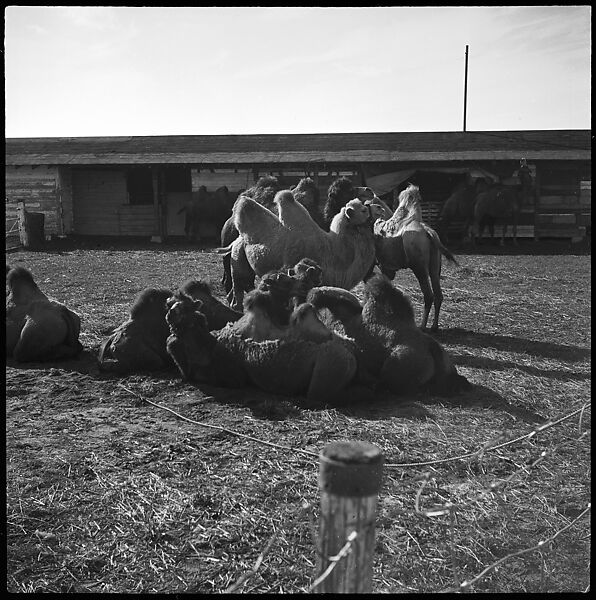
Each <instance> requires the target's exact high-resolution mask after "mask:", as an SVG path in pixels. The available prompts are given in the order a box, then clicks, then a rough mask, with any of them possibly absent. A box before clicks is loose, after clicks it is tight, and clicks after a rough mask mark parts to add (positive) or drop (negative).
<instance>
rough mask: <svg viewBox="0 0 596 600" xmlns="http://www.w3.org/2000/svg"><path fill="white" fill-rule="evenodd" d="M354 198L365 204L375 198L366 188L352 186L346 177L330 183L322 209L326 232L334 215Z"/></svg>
mask: <svg viewBox="0 0 596 600" xmlns="http://www.w3.org/2000/svg"><path fill="white" fill-rule="evenodd" d="M354 198H358V199H359V200H362V201H363V202H366V201H367V200H373V199H374V198H376V196H375V194H374V192H373V191H372V190H371V189H370V188H368V187H361V186H354V184H353V183H352V181H351V179H349V178H348V177H338V178H337V179H336V180H335V181H333V182H332V183H331V185H330V186H329V189H328V190H327V200H326V201H325V206H324V207H323V228H324V229H325V230H326V231H329V227H330V226H331V221H333V218H334V217H335V215H336V214H338V213H339V211H340V210H341V209H342V208H343V207H344V206H345V205H346V204H347V203H348V202H349V201H350V200H353V199H354Z"/></svg>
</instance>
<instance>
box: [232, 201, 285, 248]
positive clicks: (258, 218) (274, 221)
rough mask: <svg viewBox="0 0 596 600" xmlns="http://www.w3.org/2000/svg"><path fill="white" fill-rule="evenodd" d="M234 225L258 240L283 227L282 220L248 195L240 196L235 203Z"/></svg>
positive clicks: (240, 231) (244, 233) (243, 233)
mask: <svg viewBox="0 0 596 600" xmlns="http://www.w3.org/2000/svg"><path fill="white" fill-rule="evenodd" d="M233 216H234V225H235V226H236V229H237V230H238V232H239V233H240V234H241V235H244V236H248V238H249V239H255V240H256V241H257V243H258V241H259V240H260V239H261V238H262V237H263V236H264V235H265V236H267V237H268V236H269V235H270V234H271V232H272V231H275V230H279V229H283V225H282V224H281V222H280V220H279V219H278V218H277V216H276V215H274V214H273V213H272V212H271V211H270V210H268V209H266V208H265V207H264V206H261V205H260V204H259V203H258V202H255V201H254V200H253V199H252V198H248V197H247V196H240V197H239V198H238V200H237V201H236V204H235V205H234V213H233Z"/></svg>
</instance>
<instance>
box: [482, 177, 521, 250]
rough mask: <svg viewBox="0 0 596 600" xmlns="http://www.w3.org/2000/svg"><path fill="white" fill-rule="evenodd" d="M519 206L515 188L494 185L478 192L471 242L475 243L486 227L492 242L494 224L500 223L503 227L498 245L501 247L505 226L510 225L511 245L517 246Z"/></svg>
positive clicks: (519, 197)
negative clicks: (511, 231)
mask: <svg viewBox="0 0 596 600" xmlns="http://www.w3.org/2000/svg"><path fill="white" fill-rule="evenodd" d="M521 204H522V197H521V194H520V191H519V190H518V189H517V188H515V187H511V186H504V185H502V184H494V185H492V186H491V187H489V188H488V189H487V190H486V191H483V192H480V193H479V194H478V195H477V196H476V202H475V204H474V221H473V225H472V229H473V236H472V239H473V241H474V242H475V241H476V240H478V239H480V238H481V237H482V233H483V232H484V228H485V227H486V226H488V230H489V232H490V237H491V240H494V236H495V223H500V224H501V225H502V227H503V229H502V233H501V241H500V245H501V246H503V245H504V244H505V234H506V233H507V225H508V224H509V223H511V224H512V230H513V243H514V244H515V245H517V223H518V220H519V213H520V211H521Z"/></svg>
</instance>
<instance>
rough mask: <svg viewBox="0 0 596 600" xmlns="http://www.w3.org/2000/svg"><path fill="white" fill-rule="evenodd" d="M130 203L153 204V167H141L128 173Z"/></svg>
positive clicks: (127, 182)
mask: <svg viewBox="0 0 596 600" xmlns="http://www.w3.org/2000/svg"><path fill="white" fill-rule="evenodd" d="M126 189H127V191H128V203H129V204H153V175H152V173H151V169H149V168H147V167H139V168H135V169H130V170H129V171H128V172H127V174H126Z"/></svg>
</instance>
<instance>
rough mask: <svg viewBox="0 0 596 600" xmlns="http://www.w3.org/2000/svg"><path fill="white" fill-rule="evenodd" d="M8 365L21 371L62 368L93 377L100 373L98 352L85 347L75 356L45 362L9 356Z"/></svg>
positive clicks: (7, 358)
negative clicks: (19, 359) (20, 360)
mask: <svg viewBox="0 0 596 600" xmlns="http://www.w3.org/2000/svg"><path fill="white" fill-rule="evenodd" d="M6 366H7V367H12V368H13V369H18V370H20V371H34V370H37V371H38V370H40V369H42V370H53V369H60V370H64V371H70V372H73V373H80V374H81V375H90V376H92V377H95V376H96V375H98V374H99V367H98V366H97V353H96V352H95V351H94V350H92V349H91V348H83V350H82V351H81V353H80V354H79V355H78V356H75V357H73V358H62V359H59V360H45V361H43V362H42V361H37V362H36V361H31V362H18V361H16V360H14V358H12V357H8V356H7V357H6Z"/></svg>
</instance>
